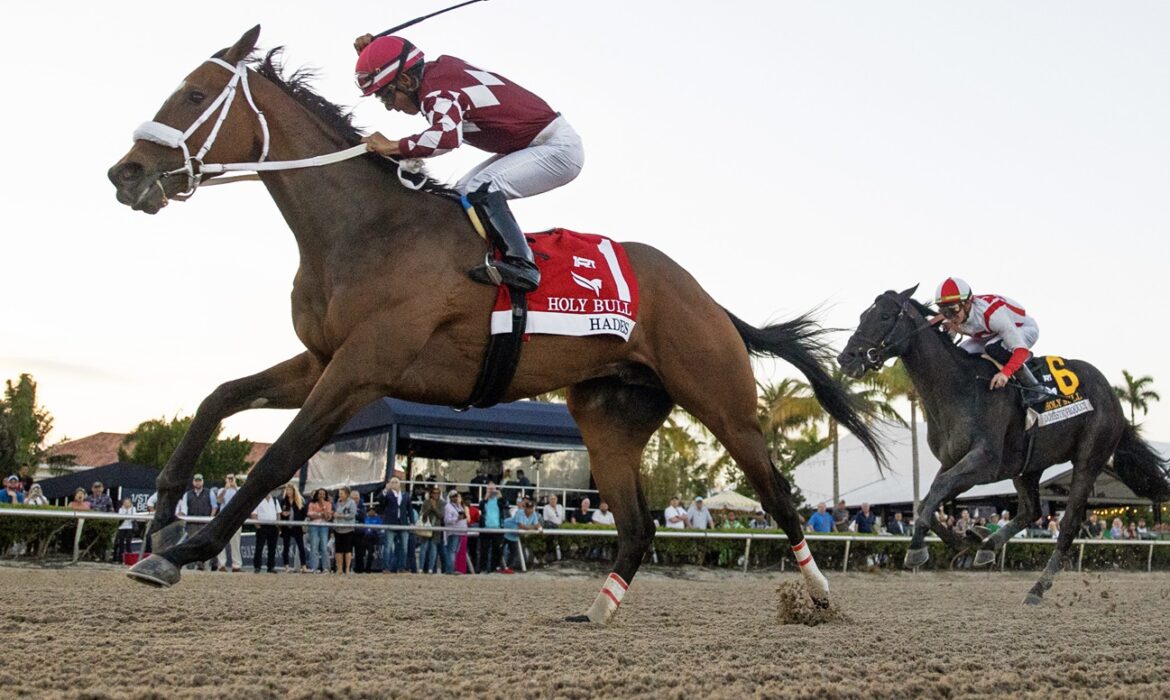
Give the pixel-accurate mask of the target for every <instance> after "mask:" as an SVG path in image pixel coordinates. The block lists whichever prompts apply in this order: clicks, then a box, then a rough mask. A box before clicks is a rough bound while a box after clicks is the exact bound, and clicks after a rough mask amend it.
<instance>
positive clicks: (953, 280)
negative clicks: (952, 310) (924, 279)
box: [934, 277, 971, 304]
mask: <svg viewBox="0 0 1170 700" xmlns="http://www.w3.org/2000/svg"><path fill="white" fill-rule="evenodd" d="M970 298H971V285H969V284H967V283H966V282H964V281H963V280H961V279H959V278H958V277H948V278H946V279H945V280H943V281H942V284H940V285H939V286H938V289H936V290H935V292H934V303H935V304H958V303H959V302H962V301H967V300H968V299H970Z"/></svg>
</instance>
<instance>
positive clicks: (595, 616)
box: [585, 573, 630, 623]
mask: <svg viewBox="0 0 1170 700" xmlns="http://www.w3.org/2000/svg"><path fill="white" fill-rule="evenodd" d="M629 587H630V585H629V584H628V583H626V582H625V581H623V580H622V577H621V576H618V575H617V574H614V573H611V574H610V575H609V576H608V577H607V578H606V579H605V584H604V585H602V587H601V592H600V593H598V594H597V598H596V599H595V600H594V601H593V605H590V606H589V610H588V611H587V612H586V613H585V616H586V617H588V618H589V621H590V622H600V623H605V622H608V621H609V618H611V617H613V614H614V613H615V612H617V609H618V606H620V605H621V604H622V596H624V595H625V594H626V589H627V588H629Z"/></svg>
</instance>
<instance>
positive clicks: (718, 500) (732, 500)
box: [703, 490, 760, 513]
mask: <svg viewBox="0 0 1170 700" xmlns="http://www.w3.org/2000/svg"><path fill="white" fill-rule="evenodd" d="M703 505H705V506H707V509H708V510H738V511H742V512H745V513H754V512H756V509H757V508H759V507H760V504H759V503H758V502H757V501H753V500H752V499H750V498H748V497H747V496H745V495H743V494H741V493H736V492H735V491H731V490H727V491H724V492H723V493H718V494H715V495H714V496H712V497H710V498H705V499H703Z"/></svg>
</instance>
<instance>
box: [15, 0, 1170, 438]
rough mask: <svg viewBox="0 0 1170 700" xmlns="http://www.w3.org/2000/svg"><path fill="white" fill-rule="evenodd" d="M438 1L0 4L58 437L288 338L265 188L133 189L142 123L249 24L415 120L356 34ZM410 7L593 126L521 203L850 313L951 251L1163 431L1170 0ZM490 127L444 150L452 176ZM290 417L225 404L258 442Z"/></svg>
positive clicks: (529, 215)
mask: <svg viewBox="0 0 1170 700" xmlns="http://www.w3.org/2000/svg"><path fill="white" fill-rule="evenodd" d="M444 4H446V0H444V2H435V1H433V0H426V1H419V2H411V3H404V2H400V3H385V2H346V3H336V4H331V5H329V6H327V5H326V4H324V3H309V2H248V3H240V2H197V3H191V4H187V5H183V6H161V5H159V6H146V5H142V4H140V3H133V4H131V3H59V2H57V3H52V2H47V3H19V4H17V5H14V6H12V7H10V8H9V10H8V11H7V15H6V21H5V22H4V24H3V27H2V28H0V57H2V58H3V63H4V65H5V66H6V70H5V94H6V96H7V97H6V100H5V102H4V108H3V109H2V110H0V133H3V134H4V135H5V139H4V149H3V153H4V165H3V167H2V168H0V197H3V199H2V204H3V215H4V217H5V220H6V221H5V226H4V228H3V234H0V235H2V238H0V260H2V261H3V272H2V273H0V299H2V300H3V301H2V303H3V310H4V322H3V328H4V331H3V334H2V335H0V378H6V379H10V378H14V377H16V376H17V375H18V374H19V373H20V372H31V373H32V374H33V375H34V376H35V377H36V379H37V381H38V382H39V385H40V399H41V402H42V403H43V404H44V405H45V406H47V407H48V408H49V410H50V411H51V412H52V413H53V415H54V416H55V417H56V430H55V432H54V433H53V435H52V439H53V440H56V439H60V438H62V437H64V436H69V437H82V436H85V435H88V434H90V433H93V432H97V431H118V432H121V431H128V430H130V429H132V428H133V427H134V426H135V425H136V424H137V423H139V422H140V421H143V420H146V419H149V418H152V417H158V416H161V415H172V414H175V413H190V412H193V411H194V410H195V408H196V407H197V406H198V404H199V402H200V401H201V400H202V399H203V397H204V396H205V395H206V394H207V393H208V392H210V391H211V390H212V389H213V388H214V387H215V386H216V385H217V384H219V383H220V382H223V381H225V380H228V379H232V378H235V377H239V376H243V375H246V374H251V373H253V372H255V371H258V370H260V369H263V368H265V367H268V366H270V365H272V364H274V363H276V362H278V361H280V360H283V359H285V358H287V357H289V356H291V355H294V354H296V353H297V352H299V351H300V350H301V347H300V345H299V343H298V341H297V339H296V337H295V336H294V334H293V332H292V327H291V323H290V311H289V301H288V293H289V290H290V287H291V282H292V276H293V273H294V272H295V269H296V264H297V260H296V249H295V246H294V244H293V238H292V235H291V234H290V233H289V232H288V230H287V228H286V227H285V225H284V223H283V221H282V219H281V218H280V216H279V213H278V212H277V210H276V208H275V207H274V205H273V204H272V202H271V200H270V199H269V198H268V196H267V193H266V192H265V191H264V189H263V188H262V187H261V186H260V185H258V184H255V183H249V184H241V185H232V186H228V187H222V188H214V189H208V190H202V191H200V192H199V193H198V195H197V196H196V197H195V198H194V199H193V200H191V201H190V202H187V203H175V204H172V206H170V207H168V208H167V209H165V210H164V211H163V212H162V213H160V214H159V215H157V216H154V217H150V216H147V215H144V214H141V213H138V212H132V211H130V210H129V209H128V208H126V207H124V206H122V205H120V204H118V203H117V202H116V201H115V199H114V190H113V187H112V186H111V185H110V183H109V182H108V181H107V180H106V175H105V172H106V169H107V168H108V167H109V166H111V165H112V164H113V163H114V162H115V161H116V160H117V159H118V158H120V157H121V156H122V155H123V154H124V153H125V152H126V150H127V149H128V148H129V146H130V145H131V141H130V134H131V132H132V131H133V129H134V128H135V126H137V125H138V124H139V123H140V122H142V121H145V120H148V119H150V118H152V117H153V115H154V113H155V111H156V110H157V108H158V106H159V105H160V104H161V103H162V101H163V99H165V98H166V97H167V96H168V95H169V94H170V93H171V91H172V90H173V89H174V87H175V85H176V84H177V83H178V82H179V81H180V79H181V78H182V77H183V76H185V75H186V74H187V73H188V72H190V71H191V70H193V69H194V68H195V67H196V66H197V65H198V64H199V63H200V61H202V60H203V59H204V58H205V57H207V56H208V55H210V54H211V53H212V52H214V51H216V50H217V49H220V48H223V47H225V46H228V45H230V44H232V43H233V42H234V41H235V40H236V38H238V37H239V35H240V34H242V33H243V32H244V31H245V30H247V29H248V28H249V27H251V26H252V25H253V24H255V23H257V22H259V23H261V24H262V25H263V31H262V33H261V36H260V45H261V46H262V47H264V48H270V47H273V46H277V45H284V46H287V47H288V51H287V57H288V61H289V63H290V65H292V66H299V65H303V64H311V65H313V66H316V67H318V68H319V69H320V72H321V77H320V79H319V80H318V81H317V83H316V85H317V87H318V88H319V90H320V91H321V92H322V93H323V94H324V95H325V96H326V97H328V98H329V99H331V100H333V101H335V102H339V103H343V104H358V108H357V115H358V122H359V123H360V124H361V125H363V126H364V127H367V128H369V129H378V130H381V131H383V132H385V133H387V134H389V135H392V136H402V135H406V134H407V133H413V132H415V131H418V130H421V128H422V125H423V122H422V120H421V117H415V118H409V117H404V116H400V115H393V116H392V115H390V114H388V113H387V112H385V111H384V110H383V109H382V108H381V106H380V105H379V104H378V103H377V102H376V101H374V100H372V99H367V100H363V101H361V102H360V103H359V94H358V92H357V88H356V87H355V86H354V84H353V79H352V71H353V64H354V60H355V54H354V52H353V50H352V47H351V42H352V39H353V37H354V36H356V35H358V34H360V33H364V32H367V31H369V32H377V31H380V30H382V29H384V28H386V27H389V26H392V25H394V24H397V23H398V22H401V21H404V20H406V19H410V18H411V17H414V16H417V15H421V14H424V13H426V12H430V11H433V10H435V9H438V8H440V7H443V6H444ZM341 7H344V9H338V8H341ZM327 8H328V9H327ZM407 35H408V36H409V37H410V38H411V39H412V40H413V41H414V42H415V43H416V44H418V45H419V46H420V47H421V48H422V49H423V50H424V51H425V52H426V53H427V55H428V56H431V57H436V56H438V55H440V54H443V53H448V54H452V55H456V56H459V57H461V58H464V59H466V60H468V61H469V62H471V63H473V64H476V65H478V66H479V67H481V68H484V69H486V70H490V71H493V72H497V73H501V74H503V75H506V76H508V77H509V78H511V79H513V80H515V81H517V82H519V83H520V84H521V85H524V86H525V87H528V88H529V89H531V90H533V91H534V92H536V93H538V94H539V95H541V96H542V97H544V98H545V100H547V101H548V102H549V103H550V104H551V105H552V106H553V107H554V109H557V110H559V111H561V112H562V113H563V114H564V115H565V116H566V118H567V119H568V120H569V121H570V123H572V124H573V126H574V127H575V128H576V130H577V131H578V132H579V133H580V134H581V136H582V138H583V140H584V143H585V151H586V165H585V169H584V171H583V172H582V174H581V176H580V177H579V178H578V179H577V180H576V181H574V182H572V183H570V184H569V185H567V186H565V187H563V188H561V189H559V190H556V191H554V192H552V193H548V194H545V195H541V196H538V197H536V198H533V199H529V200H523V201H520V202H516V203H514V205H513V206H514V209H515V211H516V214H517V217H518V218H519V219H520V222H521V224H522V225H523V226H524V227H525V228H527V229H528V230H540V229H543V228H548V227H550V226H554V225H559V226H565V227H567V228H573V229H577V230H580V231H586V232H591V233H601V234H606V235H609V236H612V237H614V238H616V239H617V240H634V241H641V242H644V243H649V244H652V245H654V246H656V247H658V248H660V249H661V250H663V251H665V252H666V253H668V254H669V255H671V256H672V257H674V258H675V259H676V260H678V261H679V262H680V263H681V264H682V265H683V266H685V267H686V268H687V269H688V270H690V271H691V272H692V273H693V274H694V275H695V277H696V278H697V279H698V280H699V281H700V282H701V283H702V284H703V285H704V286H705V287H706V288H707V290H708V291H709V292H710V293H711V294H712V295H713V296H714V297H715V298H716V299H717V300H718V301H719V302H720V303H722V304H723V305H725V306H726V307H727V308H728V309H730V310H732V311H733V312H734V313H736V314H737V315H739V316H741V317H742V318H744V319H746V320H749V321H751V322H753V323H756V324H760V323H763V322H764V321H766V320H769V319H783V318H788V317H790V316H792V315H794V314H796V313H799V312H802V311H805V310H807V309H809V308H811V307H814V306H817V305H820V304H827V309H826V312H825V314H824V321H825V323H826V324H827V325H832V326H839V327H851V326H853V325H854V324H855V323H856V319H857V316H858V314H859V313H860V312H861V311H862V310H863V309H864V308H865V307H866V306H868V305H869V303H870V302H871V301H872V299H873V297H874V296H875V295H877V294H878V293H880V292H881V291H883V290H885V289H890V288H897V289H901V288H904V287H908V286H910V285H912V284H914V283H921V284H922V287H921V289H920V292H919V294H918V298H919V299H922V300H927V298H928V297H929V295H930V294H931V293H932V292H933V289H934V287H935V285H936V284H937V283H938V282H939V281H941V279H943V278H944V277H946V276H948V275H956V276H959V277H963V278H965V279H966V280H967V281H969V282H970V283H971V284H972V285H973V286H974V288H975V290H976V291H977V292H992V293H999V294H1004V295H1007V296H1009V297H1012V298H1014V299H1016V300H1018V301H1019V302H1021V303H1022V304H1023V305H1024V306H1025V307H1026V308H1027V309H1028V311H1029V313H1030V314H1031V315H1033V316H1035V318H1036V319H1037V320H1038V322H1039V324H1040V328H1041V334H1040V341H1039V343H1038V345H1037V347H1036V350H1037V351H1038V352H1040V353H1052V354H1059V355H1064V356H1066V357H1075V358H1081V359H1085V360H1088V361H1090V362H1093V363H1095V364H1096V365H1097V366H1098V367H1099V368H1100V369H1101V370H1102V371H1103V372H1104V373H1105V375H1106V376H1107V377H1108V378H1109V379H1110V380H1111V382H1113V383H1120V382H1121V370H1122V368H1125V369H1128V370H1130V371H1131V372H1132V373H1134V374H1137V375H1144V374H1150V375H1153V376H1154V378H1155V388H1156V389H1158V390H1160V391H1161V393H1162V395H1163V396H1165V397H1166V400H1165V401H1163V402H1162V403H1160V404H1155V405H1154V407H1153V409H1152V410H1151V411H1150V414H1149V416H1148V417H1147V418H1146V419H1145V423H1146V434H1147V436H1149V437H1151V438H1152V439H1156V440H1163V441H1165V440H1170V370H1168V369H1167V367H1166V365H1165V361H1166V359H1167V352H1166V348H1167V347H1168V346H1170V331H1168V330H1167V325H1166V323H1165V322H1164V318H1165V313H1164V312H1163V311H1162V310H1161V307H1162V306H1163V305H1164V303H1165V302H1164V299H1163V297H1164V296H1165V291H1164V290H1165V287H1164V285H1163V282H1164V281H1165V280H1164V279H1163V278H1162V275H1166V274H1170V244H1168V243H1167V238H1168V234H1170V230H1168V229H1170V196H1168V195H1170V131H1168V125H1170V43H1168V42H1167V41H1166V37H1167V36H1170V4H1167V3H1163V2H1126V3H1106V2H1068V1H1061V2H1027V3H1021V2H929V3H928V2H871V1H862V0H857V1H853V2H844V1H843V2H816V3H809V2H778V1H775V0H772V1H769V2H738V3H710V2H679V1H677V0H676V1H673V2H666V1H661V2H646V1H641V2H629V1H628V0H627V1H625V2H614V1H610V0H590V1H589V2H574V3H571V2H564V1H562V0H555V1H554V0H491V1H490V2H488V3H483V4H478V5H472V6H470V7H467V8H464V9H461V10H458V11H456V12H454V13H451V14H449V15H444V16H442V17H439V18H435V19H432V20H429V21H428V22H426V23H424V24H422V25H420V26H418V27H415V28H413V29H412V30H409V31H408V32H407ZM485 157H486V154H483V153H481V152H478V151H475V150H474V149H473V148H471V147H469V146H467V147H464V148H462V149H459V151H457V152H455V153H453V154H450V155H446V156H442V157H440V158H438V159H435V160H433V161H432V162H431V166H430V167H431V171H432V173H433V174H434V175H436V176H438V177H440V178H442V179H445V180H447V181H450V182H453V181H454V180H456V179H457V178H458V177H459V176H460V175H461V174H462V173H463V172H464V171H466V170H467V169H468V168H470V167H471V166H472V165H473V164H474V163H476V162H478V161H479V160H481V159H483V158H485ZM1151 312H1152V313H1151ZM843 340H844V338H843V337H842V338H841V339H840V342H843ZM766 368H767V369H768V370H769V371H771V372H772V373H773V374H772V376H780V375H784V374H790V373H792V370H791V368H789V367H787V366H785V365H782V364H777V365H776V366H775V367H773V366H772V365H771V364H769V365H767V366H766ZM290 418H291V413H288V412H282V411H253V412H250V413H247V414H243V415H241V416H238V417H235V418H232V419H230V420H229V421H228V423H227V430H228V432H229V433H231V434H234V433H237V432H238V433H241V434H243V435H244V436H245V437H247V438H250V439H253V440H261V441H271V440H273V439H275V438H276V437H277V436H278V435H279V433H280V431H281V430H282V429H283V427H284V425H285V424H286V423H287V421H288V420H289V419H290Z"/></svg>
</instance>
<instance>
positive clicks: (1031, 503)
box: [975, 471, 1043, 566]
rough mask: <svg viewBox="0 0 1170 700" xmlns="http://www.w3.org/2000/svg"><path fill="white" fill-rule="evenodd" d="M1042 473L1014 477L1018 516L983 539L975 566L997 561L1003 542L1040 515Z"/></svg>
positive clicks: (976, 554)
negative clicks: (996, 557) (996, 556)
mask: <svg viewBox="0 0 1170 700" xmlns="http://www.w3.org/2000/svg"><path fill="white" fill-rule="evenodd" d="M1041 474H1043V472H1039V471H1037V472H1031V473H1029V474H1022V475H1020V476H1017V477H1016V478H1014V479H1012V483H1013V484H1015V486H1016V493H1017V494H1018V495H1019V503H1017V504H1016V517H1014V518H1012V519H1011V520H1010V521H1008V523H1007V524H1006V525H1003V526H1002V527H1000V528H999V529H998V530H996V531H995V532H993V533H992V534H991V537H988V538H987V539H986V540H984V541H983V545H982V546H981V547H979V551H978V552H976V553H975V566H987V565H988V564H991V563H993V562H995V553H996V552H997V551H998V550H999V548H1000V547H1002V546H1003V543H1004V542H1007V541H1008V540H1010V539H1011V538H1013V537H1015V536H1016V533H1017V532H1019V531H1020V530H1023V529H1024V528H1025V527H1027V526H1028V523H1030V522H1032V521H1033V520H1035V519H1036V518H1037V517H1038V516H1039V515H1040V475H1041Z"/></svg>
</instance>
